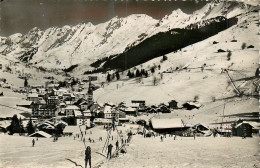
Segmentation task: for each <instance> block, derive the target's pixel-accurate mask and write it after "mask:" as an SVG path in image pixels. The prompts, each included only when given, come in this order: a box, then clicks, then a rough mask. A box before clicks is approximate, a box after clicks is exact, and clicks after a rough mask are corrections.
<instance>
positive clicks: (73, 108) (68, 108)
mask: <svg viewBox="0 0 260 168" xmlns="http://www.w3.org/2000/svg"><path fill="white" fill-rule="evenodd" d="M65 110H79V108H78V107H77V106H68V107H66V108H65Z"/></svg>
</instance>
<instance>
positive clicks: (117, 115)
mask: <svg viewBox="0 0 260 168" xmlns="http://www.w3.org/2000/svg"><path fill="white" fill-rule="evenodd" d="M111 118H114V119H116V120H118V118H119V111H117V110H115V109H112V112H111Z"/></svg>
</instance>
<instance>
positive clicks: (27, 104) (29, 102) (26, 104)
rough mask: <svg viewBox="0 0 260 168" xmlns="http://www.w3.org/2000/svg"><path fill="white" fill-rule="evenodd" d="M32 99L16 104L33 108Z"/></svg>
mask: <svg viewBox="0 0 260 168" xmlns="http://www.w3.org/2000/svg"><path fill="white" fill-rule="evenodd" d="M32 103H33V102H32V101H26V100H25V101H22V102H20V103H19V104H17V105H16V106H20V107H25V108H31V106H32Z"/></svg>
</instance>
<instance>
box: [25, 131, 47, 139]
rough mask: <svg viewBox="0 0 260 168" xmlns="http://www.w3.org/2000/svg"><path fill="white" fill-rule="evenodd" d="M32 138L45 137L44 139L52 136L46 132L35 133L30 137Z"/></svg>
mask: <svg viewBox="0 0 260 168" xmlns="http://www.w3.org/2000/svg"><path fill="white" fill-rule="evenodd" d="M29 136H30V137H43V138H50V137H51V135H50V134H48V133H46V132H44V131H38V132H35V133H33V134H31V135H29Z"/></svg>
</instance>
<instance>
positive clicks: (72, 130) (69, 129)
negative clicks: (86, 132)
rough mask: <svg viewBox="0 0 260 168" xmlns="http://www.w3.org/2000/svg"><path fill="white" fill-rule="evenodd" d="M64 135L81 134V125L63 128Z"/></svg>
mask: <svg viewBox="0 0 260 168" xmlns="http://www.w3.org/2000/svg"><path fill="white" fill-rule="evenodd" d="M63 134H64V135H75V134H80V128H79V126H70V125H68V126H66V127H65V128H64V130H63Z"/></svg>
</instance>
